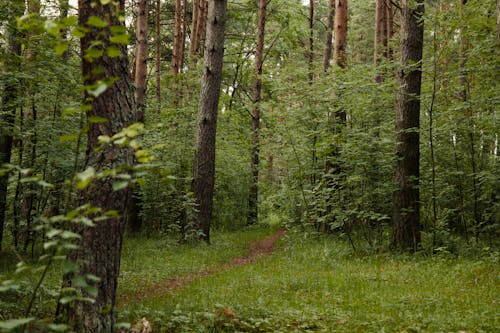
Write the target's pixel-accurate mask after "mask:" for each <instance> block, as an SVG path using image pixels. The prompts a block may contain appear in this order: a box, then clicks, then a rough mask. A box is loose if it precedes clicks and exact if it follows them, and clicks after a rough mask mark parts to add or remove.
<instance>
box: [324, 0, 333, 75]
mask: <svg viewBox="0 0 500 333" xmlns="http://www.w3.org/2000/svg"><path fill="white" fill-rule="evenodd" d="M334 15H335V0H328V14H327V17H326V43H325V56H324V59H323V70H324V71H325V72H326V71H327V70H328V68H329V67H330V60H331V58H332V53H333V19H334Z"/></svg>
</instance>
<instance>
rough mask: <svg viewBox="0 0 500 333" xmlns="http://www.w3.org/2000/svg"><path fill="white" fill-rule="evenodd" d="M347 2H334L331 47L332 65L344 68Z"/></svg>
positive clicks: (345, 59) (341, 0)
mask: <svg viewBox="0 0 500 333" xmlns="http://www.w3.org/2000/svg"><path fill="white" fill-rule="evenodd" d="M347 6H348V1H347V0H336V2H335V27H334V29H335V30H334V32H335V41H334V47H333V60H334V63H335V64H336V65H337V66H339V67H341V68H344V67H346V65H347V57H346V53H345V51H346V46H347Z"/></svg>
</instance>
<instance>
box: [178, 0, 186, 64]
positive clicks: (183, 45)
mask: <svg viewBox="0 0 500 333" xmlns="http://www.w3.org/2000/svg"><path fill="white" fill-rule="evenodd" d="M187 14H188V1H187V0H182V37H181V48H180V50H179V59H180V62H179V67H180V71H181V72H182V71H183V68H184V58H185V57H184V54H185V51H186V38H187V33H188V32H187Z"/></svg>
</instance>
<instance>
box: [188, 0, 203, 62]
mask: <svg viewBox="0 0 500 333" xmlns="http://www.w3.org/2000/svg"><path fill="white" fill-rule="evenodd" d="M200 1H201V0H193V14H192V18H191V36H190V38H189V40H190V44H189V63H190V64H194V63H195V61H196V54H197V52H198V20H199V17H200V15H199V12H200Z"/></svg>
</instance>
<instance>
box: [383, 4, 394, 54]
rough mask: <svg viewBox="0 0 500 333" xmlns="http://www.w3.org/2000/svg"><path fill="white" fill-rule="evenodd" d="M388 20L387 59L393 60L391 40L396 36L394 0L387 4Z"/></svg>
mask: <svg viewBox="0 0 500 333" xmlns="http://www.w3.org/2000/svg"><path fill="white" fill-rule="evenodd" d="M385 9H386V18H387V21H386V22H387V58H389V60H392V56H393V53H394V51H393V50H392V47H391V40H392V37H393V36H394V8H393V5H392V0H386V2H385Z"/></svg>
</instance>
